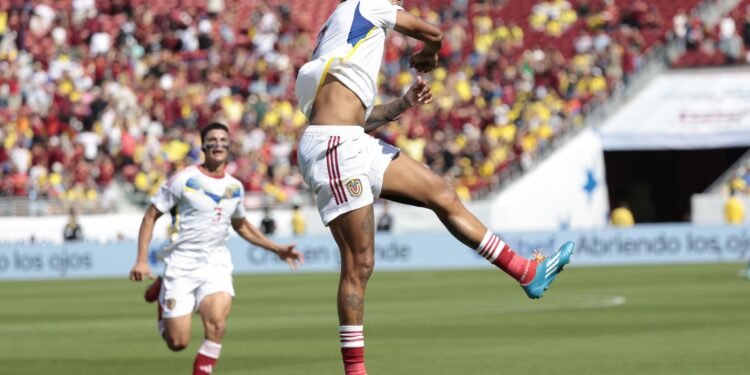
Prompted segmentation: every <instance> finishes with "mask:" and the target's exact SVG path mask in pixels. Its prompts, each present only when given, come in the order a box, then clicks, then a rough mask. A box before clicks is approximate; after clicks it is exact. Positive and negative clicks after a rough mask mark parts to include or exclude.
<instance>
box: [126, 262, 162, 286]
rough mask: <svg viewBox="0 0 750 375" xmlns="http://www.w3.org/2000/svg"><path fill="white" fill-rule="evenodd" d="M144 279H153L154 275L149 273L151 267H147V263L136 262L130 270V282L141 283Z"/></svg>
mask: <svg viewBox="0 0 750 375" xmlns="http://www.w3.org/2000/svg"><path fill="white" fill-rule="evenodd" d="M144 278H148V279H151V280H153V279H155V278H156V277H155V276H154V274H152V273H151V267H149V266H148V262H137V263H136V264H135V266H133V269H132V270H130V280H131V281H143V280H144Z"/></svg>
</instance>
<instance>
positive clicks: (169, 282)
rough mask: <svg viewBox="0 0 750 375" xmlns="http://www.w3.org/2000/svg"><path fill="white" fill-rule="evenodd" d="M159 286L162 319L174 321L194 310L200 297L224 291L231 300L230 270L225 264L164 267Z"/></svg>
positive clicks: (199, 301) (232, 290)
mask: <svg viewBox="0 0 750 375" xmlns="http://www.w3.org/2000/svg"><path fill="white" fill-rule="evenodd" d="M162 277H163V280H162V283H161V292H160V293H159V303H161V306H162V308H163V309H164V311H163V313H162V317H164V318H177V317H180V316H184V315H188V314H190V313H193V312H195V311H198V307H200V305H201V302H202V301H203V298H205V297H206V296H209V295H211V294H214V293H219V292H225V293H228V294H229V295H231V296H232V297H234V285H233V283H232V269H231V268H230V267H227V266H225V265H210V266H205V267H201V268H195V269H183V268H178V267H173V266H169V265H167V268H166V270H165V271H164V275H163V276H162Z"/></svg>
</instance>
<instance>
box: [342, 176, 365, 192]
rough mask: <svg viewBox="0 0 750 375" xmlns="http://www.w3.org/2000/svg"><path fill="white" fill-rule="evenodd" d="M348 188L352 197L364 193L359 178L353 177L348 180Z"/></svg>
mask: <svg viewBox="0 0 750 375" xmlns="http://www.w3.org/2000/svg"><path fill="white" fill-rule="evenodd" d="M346 189H347V190H349V194H350V195H351V196H352V197H358V196H360V195H362V182H360V181H359V179H358V178H355V179H351V180H349V181H347V182H346Z"/></svg>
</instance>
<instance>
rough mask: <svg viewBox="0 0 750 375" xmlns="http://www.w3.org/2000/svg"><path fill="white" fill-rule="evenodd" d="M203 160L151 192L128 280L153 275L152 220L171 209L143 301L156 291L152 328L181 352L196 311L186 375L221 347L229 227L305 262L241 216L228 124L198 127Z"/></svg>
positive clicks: (229, 288) (202, 370)
mask: <svg viewBox="0 0 750 375" xmlns="http://www.w3.org/2000/svg"><path fill="white" fill-rule="evenodd" d="M200 134H201V144H202V145H203V146H202V147H203V153H204V155H205V162H204V163H203V164H202V165H200V166H191V167H188V168H185V169H183V170H182V171H180V172H177V173H176V174H175V175H174V176H173V177H172V178H170V179H169V181H167V182H166V183H165V184H164V185H162V186H161V188H160V189H159V191H158V192H157V193H156V195H155V196H154V197H153V198H152V199H151V205H150V206H149V208H148V210H147V211H146V214H145V216H144V217H143V222H142V223H141V228H140V232H139V236H138V258H137V259H136V263H135V266H133V269H132V270H131V271H130V280H133V281H142V280H143V279H144V278H150V279H153V278H154V276H153V275H152V274H151V269H150V267H149V264H148V246H149V242H150V241H151V236H152V234H153V229H154V223H155V222H156V219H158V218H159V217H160V216H161V215H162V214H164V213H166V212H171V213H172V226H173V232H172V233H173V234H172V242H171V244H170V245H169V246H167V248H166V251H165V253H166V256H165V259H164V261H165V263H166V264H167V267H166V270H165V271H164V276H163V277H159V278H158V279H157V280H156V281H155V282H154V283H153V284H152V285H151V286H150V287H149V288H148V289H147V290H146V295H145V298H146V301H148V302H153V301H154V300H156V299H157V298H158V300H159V302H158V311H159V332H160V333H161V334H162V337H163V338H164V340H165V341H166V343H167V346H168V347H169V349H171V350H173V351H180V350H183V349H185V348H186V347H187V345H188V342H189V341H190V325H191V313H192V312H194V311H198V313H199V314H200V316H201V319H202V320H203V327H204V328H205V335H204V337H205V338H204V340H203V344H202V345H201V347H200V348H199V349H198V354H197V355H196V357H195V362H194V364H193V374H194V375H197V374H201V375H203V374H210V373H211V372H212V371H213V368H214V366H215V364H216V361H217V359H218V358H219V354H220V353H221V340H222V337H223V336H224V330H225V325H226V321H227V317H228V316H229V310H230V309H231V306H232V297H234V286H233V285H232V268H233V266H232V260H231V257H230V253H229V249H228V248H227V246H226V241H227V238H228V236H229V227H230V225H231V227H232V228H233V229H234V230H235V231H236V232H237V234H239V235H240V237H242V238H244V239H245V240H247V241H248V242H250V243H252V244H254V245H256V246H260V247H263V248H264V249H266V250H268V251H272V252H274V253H276V255H278V256H279V258H280V259H282V260H285V261H286V262H287V263H288V264H289V266H290V267H291V268H292V269H296V268H297V267H299V265H301V264H302V263H304V257H303V256H302V254H301V253H299V252H298V251H297V250H295V248H294V245H280V244H277V243H274V242H273V241H271V240H270V239H268V238H266V237H265V236H264V235H263V234H262V233H260V231H259V230H258V229H257V228H255V227H253V226H252V225H251V224H250V223H248V221H247V220H246V219H245V208H244V206H243V198H244V190H243V188H242V184H241V183H240V182H239V181H238V180H237V179H235V178H234V177H232V176H230V175H229V174H228V173H226V172H225V171H224V168H225V167H226V163H227V159H228V157H229V129H228V128H227V127H226V126H225V125H223V124H219V123H211V124H209V125H207V126H206V127H204V128H203V129H202V130H201V133H200Z"/></svg>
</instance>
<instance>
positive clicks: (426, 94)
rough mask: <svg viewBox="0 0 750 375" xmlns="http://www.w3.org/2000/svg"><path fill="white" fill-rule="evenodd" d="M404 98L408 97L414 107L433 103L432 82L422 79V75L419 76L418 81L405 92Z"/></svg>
mask: <svg viewBox="0 0 750 375" xmlns="http://www.w3.org/2000/svg"><path fill="white" fill-rule="evenodd" d="M404 98H406V100H407V101H408V102H409V105H411V106H412V107H413V106H415V105H425V104H430V103H432V89H431V88H430V84H429V83H427V81H425V80H424V79H422V77H421V76H417V82H415V83H414V84H413V85H411V87H409V90H408V91H406V94H404Z"/></svg>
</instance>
